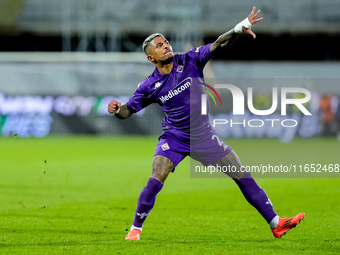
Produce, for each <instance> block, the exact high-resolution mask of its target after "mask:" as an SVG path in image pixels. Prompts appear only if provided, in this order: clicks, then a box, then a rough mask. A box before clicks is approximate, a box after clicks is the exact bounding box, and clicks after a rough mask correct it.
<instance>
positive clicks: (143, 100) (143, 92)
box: [126, 80, 153, 113]
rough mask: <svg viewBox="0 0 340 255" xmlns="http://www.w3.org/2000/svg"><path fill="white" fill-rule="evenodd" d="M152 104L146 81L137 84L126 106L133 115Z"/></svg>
mask: <svg viewBox="0 0 340 255" xmlns="http://www.w3.org/2000/svg"><path fill="white" fill-rule="evenodd" d="M152 102H153V101H152V99H151V96H150V91H149V89H148V86H147V82H146V80H144V81H143V82H141V83H139V84H138V86H137V88H136V90H135V93H133V95H132V97H131V98H130V99H129V101H128V102H127V103H126V105H127V106H128V107H129V109H130V110H132V111H133V112H134V113H135V112H139V111H140V110H142V109H143V108H145V107H147V106H148V105H150V104H151V103H152Z"/></svg>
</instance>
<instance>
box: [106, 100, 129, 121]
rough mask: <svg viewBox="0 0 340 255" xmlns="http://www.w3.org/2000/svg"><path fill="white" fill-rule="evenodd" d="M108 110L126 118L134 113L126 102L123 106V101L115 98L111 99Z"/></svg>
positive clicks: (118, 116)
mask: <svg viewBox="0 0 340 255" xmlns="http://www.w3.org/2000/svg"><path fill="white" fill-rule="evenodd" d="M107 110H108V111H109V113H111V114H114V115H115V116H116V117H117V118H118V119H126V118H129V117H130V116H131V115H132V112H131V111H130V109H129V107H128V106H127V105H126V104H124V105H122V106H121V103H120V102H117V101H115V100H111V101H110V103H109V105H108V108H107Z"/></svg>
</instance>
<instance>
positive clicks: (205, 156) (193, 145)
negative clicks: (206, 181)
mask: <svg viewBox="0 0 340 255" xmlns="http://www.w3.org/2000/svg"><path fill="white" fill-rule="evenodd" d="M231 151H232V148H231V147H230V146H228V145H227V144H226V143H225V142H224V141H223V140H222V139H221V138H219V137H218V136H217V134H216V131H215V130H213V129H210V130H208V132H206V133H205V134H204V135H203V136H200V137H199V138H195V139H179V138H178V136H175V135H174V134H172V133H170V132H164V133H163V134H162V135H161V136H160V137H159V139H158V144H157V146H156V150H155V155H162V156H164V157H167V158H168V159H170V160H171V161H172V163H173V164H174V166H175V167H174V169H173V170H172V171H174V170H175V168H176V166H177V165H178V164H179V163H180V162H181V161H182V160H183V159H184V158H185V157H186V156H190V157H191V158H192V159H194V160H197V161H199V162H201V163H202V164H203V165H205V166H208V165H211V164H214V163H216V162H217V161H219V160H220V159H221V158H223V157H224V156H226V155H228V154H229V153H230V152H231Z"/></svg>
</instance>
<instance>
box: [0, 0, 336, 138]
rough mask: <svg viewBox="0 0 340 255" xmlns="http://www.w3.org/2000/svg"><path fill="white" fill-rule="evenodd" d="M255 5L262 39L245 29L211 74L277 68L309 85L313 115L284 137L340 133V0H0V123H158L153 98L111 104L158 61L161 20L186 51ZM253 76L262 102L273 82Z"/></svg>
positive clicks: (29, 130)
mask: <svg viewBox="0 0 340 255" xmlns="http://www.w3.org/2000/svg"><path fill="white" fill-rule="evenodd" d="M253 5H254V6H256V7H257V8H258V9H260V10H261V12H262V16H263V17H264V20H263V21H262V22H260V23H259V24H257V25H256V26H255V27H254V31H255V33H256V34H257V39H256V40H252V38H250V37H248V36H244V35H241V36H242V38H239V39H238V41H237V43H235V44H234V45H233V46H232V48H231V49H229V50H227V51H226V52H224V53H223V54H222V55H221V56H219V57H216V58H215V59H214V60H213V61H211V65H210V66H209V68H208V69H209V70H208V71H209V72H208V73H207V74H206V76H207V77H210V78H224V79H226V78H227V79H229V78H230V79H241V80H243V81H244V79H246V80H247V81H248V82H244V84H243V85H242V84H240V85H239V86H240V87H241V88H242V89H246V87H247V86H250V85H249V83H252V82H253V81H254V80H256V81H257V82H256V83H257V84H258V83H259V81H261V79H272V78H274V79H275V81H276V83H277V84H276V83H275V86H276V87H281V86H299V87H305V88H308V89H309V90H310V91H312V94H313V98H312V101H311V102H310V105H309V106H308V107H309V109H310V110H312V111H313V119H312V120H310V121H305V122H304V121H301V125H303V123H304V125H305V128H303V127H300V126H299V127H298V128H297V129H296V130H294V131H293V133H292V134H290V136H291V137H290V138H289V139H291V138H292V137H294V136H296V135H297V136H303V137H311V136H336V135H337V134H338V133H339V130H340V104H339V97H340V85H339V81H340V79H339V78H340V72H339V71H340V51H339V45H340V14H339V10H340V2H339V0H299V1H295V0H286V1H278V0H273V1H267V0H256V1H236V0H230V1H223V0H213V1H202V0H195V1H194V0H185V1H180V0H173V1H170V2H169V1H168V2H164V1H160V0H153V1H150V0H135V1H123V0H96V1H94V0H59V1H54V0H0V51H1V52H0V77H1V79H0V133H1V135H2V136H4V137H6V136H10V135H12V134H18V136H19V137H20V136H21V137H44V136H48V135H66V134H104V135H120V134H143V135H145V134H152V135H154V134H160V133H161V126H160V121H161V119H162V118H163V114H162V111H161V109H160V107H158V106H150V107H148V108H147V109H145V110H143V111H141V112H140V113H138V114H137V116H135V117H134V118H130V119H128V120H125V121H118V120H117V119H116V118H113V117H108V115H107V103H108V102H109V101H110V100H111V99H113V98H114V99H117V100H119V101H121V102H123V103H124V102H126V101H127V100H128V98H129V97H130V96H131V95H132V93H133V92H134V90H135V88H136V86H137V84H138V83H139V82H140V81H141V80H143V79H144V78H146V77H147V76H148V75H149V74H150V73H151V72H152V70H153V68H154V66H153V65H152V64H150V63H148V62H147V60H146V59H145V56H144V55H143V53H142V52H141V44H142V42H143V40H144V38H145V37H146V36H148V35H149V34H151V33H153V32H161V33H163V34H164V35H165V36H166V37H168V38H169V40H170V42H171V44H172V46H173V49H174V51H176V52H184V51H185V50H187V49H189V47H193V46H194V45H196V44H197V43H209V42H213V41H214V40H215V39H216V38H217V36H219V35H220V34H222V33H223V32H225V31H228V30H229V29H230V28H232V27H233V26H234V25H235V24H236V23H238V22H239V21H241V20H242V19H243V18H244V17H245V16H246V15H248V13H249V11H250V10H251V8H252V6H253ZM287 79H288V80H287ZM290 79H294V81H295V82H292V83H290V81H291V80H290ZM237 81H238V80H237ZM237 81H236V82H237ZM277 81H280V82H277ZM287 83H289V84H287ZM237 85H238V84H237ZM256 88H257V91H256V96H255V98H254V101H255V104H256V105H257V106H258V107H259V108H261V107H264V109H267V108H266V107H267V106H268V103H270V102H271V101H270V100H271V97H270V96H268V86H262V85H261V84H260V85H258V86H256ZM269 95H270V93H269ZM278 110H279V109H278ZM290 114H294V109H291V112H290ZM295 114H298V113H295ZM295 117H296V118H299V116H298V115H296V116H295ZM300 117H301V116H300ZM279 133H280V132H278V135H277V136H279ZM224 136H235V137H243V136H245V135H240V134H236V133H233V132H230V133H225V134H224ZM249 136H256V135H254V134H250V135H249ZM258 136H259V137H261V136H269V137H270V134H267V133H266V132H264V133H262V134H260V135H259V134H258Z"/></svg>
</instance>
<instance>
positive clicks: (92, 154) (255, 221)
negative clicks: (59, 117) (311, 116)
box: [0, 136, 340, 254]
mask: <svg viewBox="0 0 340 255" xmlns="http://www.w3.org/2000/svg"><path fill="white" fill-rule="evenodd" d="M156 142H157V137H131V136H128V137H120V138H118V137H86V136H79V137H73V136H69V137H48V138H43V139H21V138H19V137H8V138H0V254H337V253H339V252H340V241H339V240H340V198H339V197H340V178H339V179H336V178H328V179H325V178H324V179H321V178H314V179H307V178H304V179H302V178H300V179H298V178H295V179H292V178H290V179H288V178H285V179H278V178H275V179H269V178H260V179H257V181H258V183H259V184H260V185H261V186H262V188H264V189H265V190H266V192H267V194H268V195H269V197H270V199H271V201H272V202H273V204H274V207H275V209H276V212H277V213H278V214H279V215H280V216H282V217H289V216H293V215H295V214H297V213H299V212H300V211H304V212H305V213H306V217H305V220H304V221H302V223H301V224H300V225H299V226H298V227H297V228H295V229H293V230H292V231H290V232H289V233H288V234H287V235H286V236H284V237H283V238H282V239H275V238H274V237H273V236H272V233H271V231H270V229H269V227H268V225H267V223H266V222H265V221H264V220H263V219H262V217H261V216H260V215H259V214H258V213H257V212H256V210H255V209H254V208H253V207H251V206H250V205H249V204H248V203H247V202H246V200H245V199H244V198H243V196H242V194H241V192H240V191H239V189H238V187H237V185H235V184H234V182H233V181H232V180H230V179H225V178H220V179H219V178H215V179H208V178H207V179H206V178H201V179H198V178H190V172H189V163H190V160H189V159H188V158H187V159H185V160H184V161H183V162H182V163H181V164H180V165H179V166H178V168H177V169H176V172H175V173H174V174H171V175H170V176H169V178H168V179H167V181H166V183H165V186H164V188H163V190H162V191H161V192H160V193H159V195H158V198H157V202H156V205H155V208H154V209H153V210H152V211H151V213H150V215H149V217H148V219H147V220H146V222H145V225H144V228H143V233H142V236H141V238H142V240H141V241H139V242H134V241H125V240H124V237H125V235H126V234H127V229H129V227H130V225H131V223H132V220H133V215H134V210H135V206H136V201H137V197H138V195H139V192H140V190H141V189H142V188H143V187H144V185H145V184H146V182H147V180H148V178H149V176H150V173H151V162H152V156H153V152H154V148H155V144H156ZM227 142H228V143H229V144H230V145H231V146H232V147H233V148H234V149H235V151H236V152H237V153H238V155H239V156H240V158H241V160H242V162H243V164H245V165H251V164H261V163H271V164H274V165H275V164H276V165H280V164H288V163H290V162H294V163H296V164H299V163H321V164H329V163H333V164H334V163H340V157H339V155H340V154H339V151H340V143H339V142H338V141H336V140H335V139H308V140H303V139H297V140H294V141H293V142H292V143H289V144H282V143H279V142H278V141H277V140H270V139H242V140H237V139H227ZM339 174H340V173H339Z"/></svg>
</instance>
